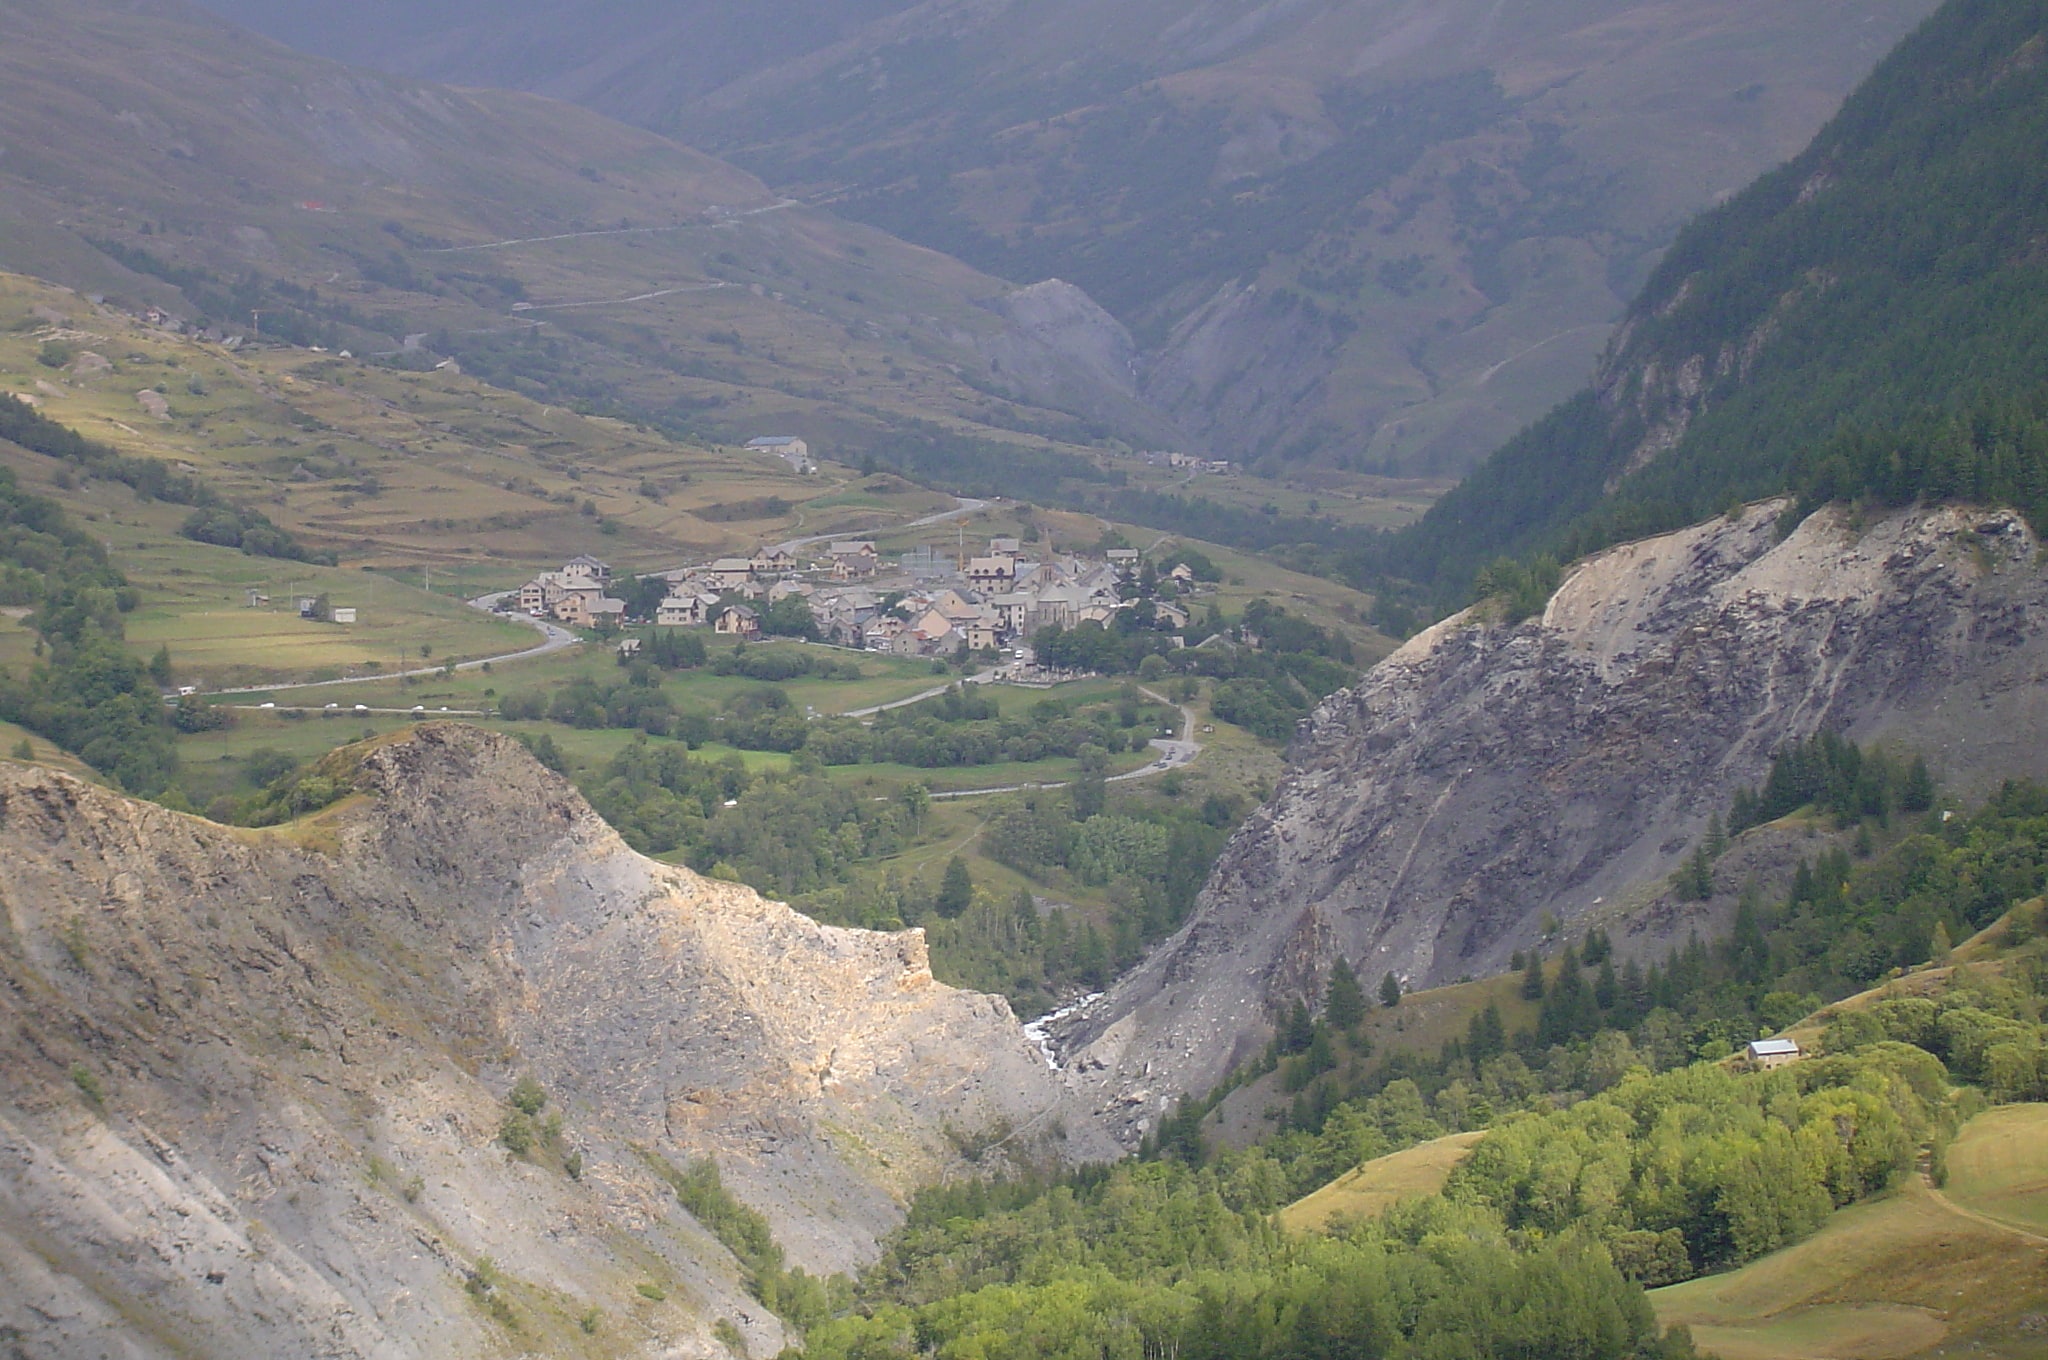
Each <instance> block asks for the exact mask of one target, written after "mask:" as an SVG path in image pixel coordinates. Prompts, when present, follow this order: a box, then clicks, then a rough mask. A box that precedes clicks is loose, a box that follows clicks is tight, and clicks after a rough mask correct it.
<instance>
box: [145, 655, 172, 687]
mask: <svg viewBox="0 0 2048 1360" xmlns="http://www.w3.org/2000/svg"><path fill="white" fill-rule="evenodd" d="M149 678H150V679H152V680H154V681H156V683H157V684H158V685H159V686H160V687H163V688H169V687H170V683H171V649H170V648H169V647H168V646H163V647H158V648H157V649H156V655H155V656H153V657H151V658H150V659H149Z"/></svg>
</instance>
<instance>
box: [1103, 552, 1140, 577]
mask: <svg viewBox="0 0 2048 1360" xmlns="http://www.w3.org/2000/svg"><path fill="white" fill-rule="evenodd" d="M1103 556H1104V557H1106V558H1108V559H1109V565H1110V569H1111V570H1113V571H1115V572H1116V574H1117V575H1118V576H1120V577H1121V578H1123V579H1124V580H1126V581H1129V580H1134V579H1135V578H1136V577H1137V575H1138V564H1139V561H1140V559H1139V556H1138V550H1137V549H1136V548H1111V549H1110V550H1109V551H1108V552H1106V553H1104V554H1103Z"/></svg>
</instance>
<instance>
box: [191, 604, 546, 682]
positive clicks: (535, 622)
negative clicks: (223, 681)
mask: <svg viewBox="0 0 2048 1360" xmlns="http://www.w3.org/2000/svg"><path fill="white" fill-rule="evenodd" d="M511 593H512V592H511V591H509V590H501V591H498V592H497V593H496V594H492V595H479V596H477V598H475V599H474V600H471V601H470V602H469V603H470V606H471V607H472V608H475V609H484V610H490V609H494V608H496V606H497V602H498V601H499V600H502V599H504V598H505V597H506V596H507V595H510V594H511ZM505 617H506V618H508V619H511V620H513V621H514V622H517V623H524V624H528V625H530V626H532V627H534V628H537V629H539V630H540V634H541V638H542V641H541V644H540V645H539V646H538V647H528V648H527V649H526V650H524V651H519V652H506V653H505V654H504V655H502V656H480V657H478V658H477V659H476V660H474V661H459V662H457V663H456V665H455V669H456V670H458V671H473V670H478V669H480V668H482V667H484V666H495V665H497V664H498V663H500V662H504V661H526V660H529V659H531V658H533V657H536V656H547V655H549V654H550V653H553V652H559V651H561V650H562V649H563V648H565V647H574V646H575V645H576V644H577V643H578V642H581V641H582V639H581V638H579V637H577V636H576V635H575V634H574V633H572V632H570V631H569V630H568V629H566V628H561V627H558V626H556V625H555V624H552V623H549V622H547V621H546V620H545V619H536V618H533V617H531V616H529V615H526V614H521V613H519V612H518V611H517V610H514V611H513V612H512V613H510V614H507V615H506V616H505ZM446 669H447V667H446V665H440V666H420V667H416V668H415V669H413V670H409V671H381V672H379V673H378V674H376V675H351V676H347V677H346V678H344V679H340V680H294V681H292V682H290V683H288V684H279V685H241V686H238V687H236V688H233V689H210V690H207V691H205V692H206V694H207V695H208V696H209V697H211V696H213V695H217V694H268V693H270V692H271V691H273V690H292V689H323V688H325V687H326V686H328V685H367V684H371V683H373V682H375V681H378V680H396V679H398V678H399V677H400V676H405V675H419V676H425V675H439V674H440V673H441V672H442V671H444V670H446ZM393 711H395V712H410V711H411V710H409V709H397V710H393Z"/></svg>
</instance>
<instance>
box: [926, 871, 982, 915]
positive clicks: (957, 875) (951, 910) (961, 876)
mask: <svg viewBox="0 0 2048 1360" xmlns="http://www.w3.org/2000/svg"><path fill="white" fill-rule="evenodd" d="M973 902H974V876H973V875H972V874H970V873H968V872H967V862H966V861H965V860H963V859H961V858H960V857H959V856H958V855H955V856H953V858H951V859H949V860H947V861H946V872H945V874H944V876H943V877H941V878H940V879H939V895H938V897H937V898H935V899H934V900H933V902H932V905H933V906H934V907H935V908H936V909H937V910H938V913H939V915H941V916H944V917H946V918H947V919H948V920H951V919H952V918H954V917H957V916H960V915H962V914H964V913H965V912H966V910H967V908H968V907H969V906H971V905H972V904H973Z"/></svg>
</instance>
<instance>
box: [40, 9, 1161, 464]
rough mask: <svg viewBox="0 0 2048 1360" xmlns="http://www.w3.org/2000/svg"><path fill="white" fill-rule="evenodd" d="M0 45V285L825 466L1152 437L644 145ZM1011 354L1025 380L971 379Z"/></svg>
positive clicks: (213, 60)
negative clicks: (122, 304)
mask: <svg viewBox="0 0 2048 1360" xmlns="http://www.w3.org/2000/svg"><path fill="white" fill-rule="evenodd" d="M0 17H4V18H5V21H6V24H7V29H8V34H9V40H8V42H7V44H6V46H5V48H4V50H0V81H4V82H5V84H6V87H7V89H8V91H9V97H8V99H7V100H6V102H5V105H4V107H0V145H4V147H5V152H4V154H0V202H4V206H0V268H7V269H11V270H15V271H17V272H21V273H27V274H33V275H36V276H39V277H43V278H48V279H52V280H55V281H57V282H60V283H65V284H69V285H72V286H75V287H78V288H80V289H81V290H84V291H91V292H100V293H106V294H109V295H111V296H114V297H117V298H119V299H122V300H124V301H126V302H127V303H129V304H130V305H131V306H133V307H136V308H140V307H141V306H143V305H145V304H155V305H158V306H160V307H162V308H163V309H164V310H165V311H166V312H168V313H170V314H171V315H172V316H173V317H174V318H175V319H178V320H181V321H184V322H187V323H192V324H193V325H195V326H210V327H212V328H215V329H217V330H219V331H220V332H222V333H223V334H236V335H251V336H254V335H261V336H265V337H270V338H275V339H284V340H288V341H291V342H293V343H296V344H299V345H302V346H303V345H310V344H319V345H323V346H326V347H327V348H330V349H339V348H342V347H347V348H349V349H351V350H353V351H354V352H356V353H357V354H376V355H380V356H384V357H386V358H387V359H388V361H390V362H395V363H401V364H424V365H425V366H430V365H431V362H432V360H433V359H434V358H438V357H440V356H443V355H449V354H452V355H454V356H455V357H457V358H458V359H460V361H461V362H462V364H463V366H464V367H465V368H467V369H468V370H469V371H470V372H471V373H472V374H475V375H477V376H482V377H485V378H488V379H490V380H491V381H493V382H496V383H498V384H499V385H501V386H512V387H517V388H520V389H521V390H523V391H526V392H528V393H529V394H530V395H534V396H538V397H541V398H543V399H545V400H547V401H549V402H551V403H553V404H557V405H566V404H569V403H572V402H577V403H583V404H586V405H588V406H589V407H591V408H594V409H598V410H601V411H609V412H613V413H621V414H629V415H631V416H632V417H633V418H634V419H636V420H640V421H645V422H651V423H659V424H661V425H664V426H666V427H668V428H670V429H673V430H681V429H689V428H701V429H704V430H706V431H711V432H716V433H720V434H723V435H726V436H740V437H742V438H744V437H751V436H753V435H757V434H760V433H763V432H764V431H766V432H794V433H799V434H803V435H806V436H808V437H810V439H811V441H812V442H813V443H814V445H817V446H818V447H819V448H820V449H822V450H823V451H825V452H828V453H838V454H839V455H840V456H842V457H851V456H852V455H853V454H854V453H857V452H858V451H859V450H861V449H863V448H868V447H873V446H874V444H875V443H876V442H877V441H879V440H880V439H881V438H882V437H883V436H884V435H885V434H886V433H890V432H893V431H895V430H897V429H899V428H900V427H902V426H904V425H906V424H909V423H911V422H913V421H923V422H927V423H930V424H933V425H935V426H936V427H938V428H939V429H942V430H947V431H951V432H952V433H955V434H960V433H963V432H972V433H974V434H975V435H976V436H977V437H986V438H988V439H992V440H999V441H1000V440H1010V441H1015V440H1016V439H1017V438H1018V436H1017V433H1016V432H1017V431H1018V430H1020V429H1034V430H1036V429H1042V430H1044V431H1046V432H1048V433H1050V434H1053V435H1056V436H1076V437H1078V436H1081V435H1083V434H1087V435H1088V437H1091V438H1092V437H1093V434H1092V432H1093V431H1094V430H1095V428H1096V426H1097V425H1098V424H1100V425H1102V426H1103V427H1104V428H1106V429H1116V430H1121V431H1123V432H1124V433H1126V434H1127V435H1129V436H1130V437H1132V438H1141V437H1143V435H1144V434H1145V433H1146V432H1147V431H1153V430H1157V429H1160V428H1162V422H1158V421H1157V420H1155V419H1153V418H1152V417H1150V416H1148V415H1147V414H1146V412H1145V410H1144V408H1143V407H1142V405H1141V403H1139V401H1138V400H1137V398H1136V396H1135V394H1134V393H1133V392H1132V390H1131V385H1130V383H1129V381H1128V380H1126V381H1124V382H1123V384H1122V385H1121V386H1120V387H1115V386H1112V387H1104V386H1103V385H1102V384H1101V382H1100V381H1099V379H1098V377H1097V376H1096V375H1094V374H1093V373H1092V372H1090V371H1087V370H1083V369H1079V368H1072V367H1071V366H1068V365H1065V364H1063V362H1062V361H1061V358H1060V356H1059V355H1058V354H1056V353H1052V352H1049V351H1044V350H1043V347H1042V346H1040V345H1038V344H1037V343H1036V342H1035V341H1034V340H1033V339H1032V338H1031V336H1030V335H1029V334H1028V333H1027V332H1024V331H1022V330H1020V329H1019V328H1017V327H1016V326H1014V325H1012V324H1011V323H1009V322H1007V321H1006V320H1005V319H1004V317H1003V316H1002V315H1000V314H999V313H998V311H996V310H994V309H993V304H996V303H999V302H1000V301H1001V299H1002V298H1003V297H1004V296H1005V295H1006V294H1007V293H1008V292H1009V291H1010V289H1009V287H1008V285H1006V284H1004V283H1002V282H1001V281H999V280H997V279H994V278H991V277H988V276H987V275H983V274H979V273H977V272H975V271H974V270H972V269H970V268H968V267H965V266H963V265H961V264H959V263H957V262H956V261H953V260H949V259H946V258H944V257H942V256H939V255H936V254H934V253H932V252H931V251H928V250H924V249H920V248H917V247H913V246H909V245H905V244H903V243H901V242H899V241H895V240H893V239H891V238H889V237H887V236H884V235H882V234H881V233H879V232H876V231H874V230H872V229H870V228H867V227H862V226H857V225H853V224H849V223H847V222H844V221H841V220H839V219H836V218H833V217H831V216H829V215H827V214H825V213H823V212H819V211H815V210H812V209H809V208H805V207H802V206H800V205H797V204H795V203H792V202H789V201H787V200H785V199H783V198H781V197H779V196H778V195H777V194H775V193H772V192H770V191H769V190H768V189H767V188H766V187H765V186H764V185H763V184H761V182H760V181H758V180H756V179H755V178H753V177H752V176H750V175H748V174H745V173H743V172H741V171H738V170H735V169H734V168H732V167H731V166H729V165H726V164H723V163H721V162H719V161H716V160H713V159H712V158H710V157H708V156H704V155H701V154H699V153H697V152H694V151H691V150H689V149H688V148H686V147H683V146H681V145H678V144H677V143H675V142H671V141H668V140H666V139H664V138H662V137H659V136H656V135H653V134H651V133H648V132H644V131H640V130H636V129H632V128H628V127H625V126H624V125H621V124H618V123H614V122H610V121H608V120H606V119H604V118H602V117H600V116H598V115H596V114H592V113H589V112H586V111H584V110H581V109H578V108H576V107H574V106H571V105H565V104H559V103H555V102H552V101H549V100H545V99H541V98H537V97H534V96H531V95H523V94H512V93H505V92H492V91H475V90H466V91H457V90H452V89H448V88H446V87H441V86H434V85H428V84H424V83H421V82H418V81H414V80H407V79H399V78H394V77H388V76H380V75H374V74H370V73H366V72H362V71H357V70H353V69H350V68H346V67H342V66H338V65H335V64H334V63H331V62H328V61H324V60H319V59H315V58H311V57H307V56H303V55H300V54H298V53H294V52H292V51H290V50H288V49H286V48H283V47H280V46H278V45H276V44H273V43H271V42H269V41H267V40H264V39H262V38H259V37H257V36H255V35H253V34H250V33H248V32H246V31H244V30H240V29H236V28H233V27H231V26H229V25H227V24H225V23H223V22H222V21H220V20H218V19H216V18H214V17H212V16H210V15H207V14H205V13H204V12H202V11H200V10H197V9H196V8H192V7H190V6H187V5H185V4H183V3H181V0H147V2H146V3H139V4H118V3H112V2H111V0H83V3H79V4H75V5H63V6H57V7H52V6H47V5H35V4H26V3H18V2H16V3H6V4H0ZM985 304H989V305H985ZM257 313H261V315H260V316H258V315H256V314H257ZM408 337H413V339H411V340H410V341H408ZM1006 346H1007V347H1011V348H1014V349H1018V350H1020V351H1022V352H1023V353H1025V354H1028V355H1029V356H1030V362H1029V363H1024V364H1019V365H1016V368H1017V373H1018V376H1015V377H1011V376H1006V375H1005V374H1003V373H1001V372H998V371H997V368H996V360H995V359H993V358H991V357H985V355H984V350H986V351H987V353H988V354H989V355H999V354H1002V353H1004V352H1005V347H1006ZM1047 383H1049V384H1051V385H1052V386H1054V387H1056V388H1057V389H1058V392H1057V400H1059V401H1061V402H1065V403H1067V404H1068V406H1070V407H1071V409H1064V408H1062V409H1052V408H1050V407H1048V406H1045V405H1043V404H1042V401H1043V400H1044V398H1043V396H1042V394H1040V393H1038V391H1037V385H1042V384H1047ZM1012 399H1015V403H1016V404H1013V400H1012ZM1038 442H1039V443H1041V444H1042V442H1043V441H1038Z"/></svg>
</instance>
